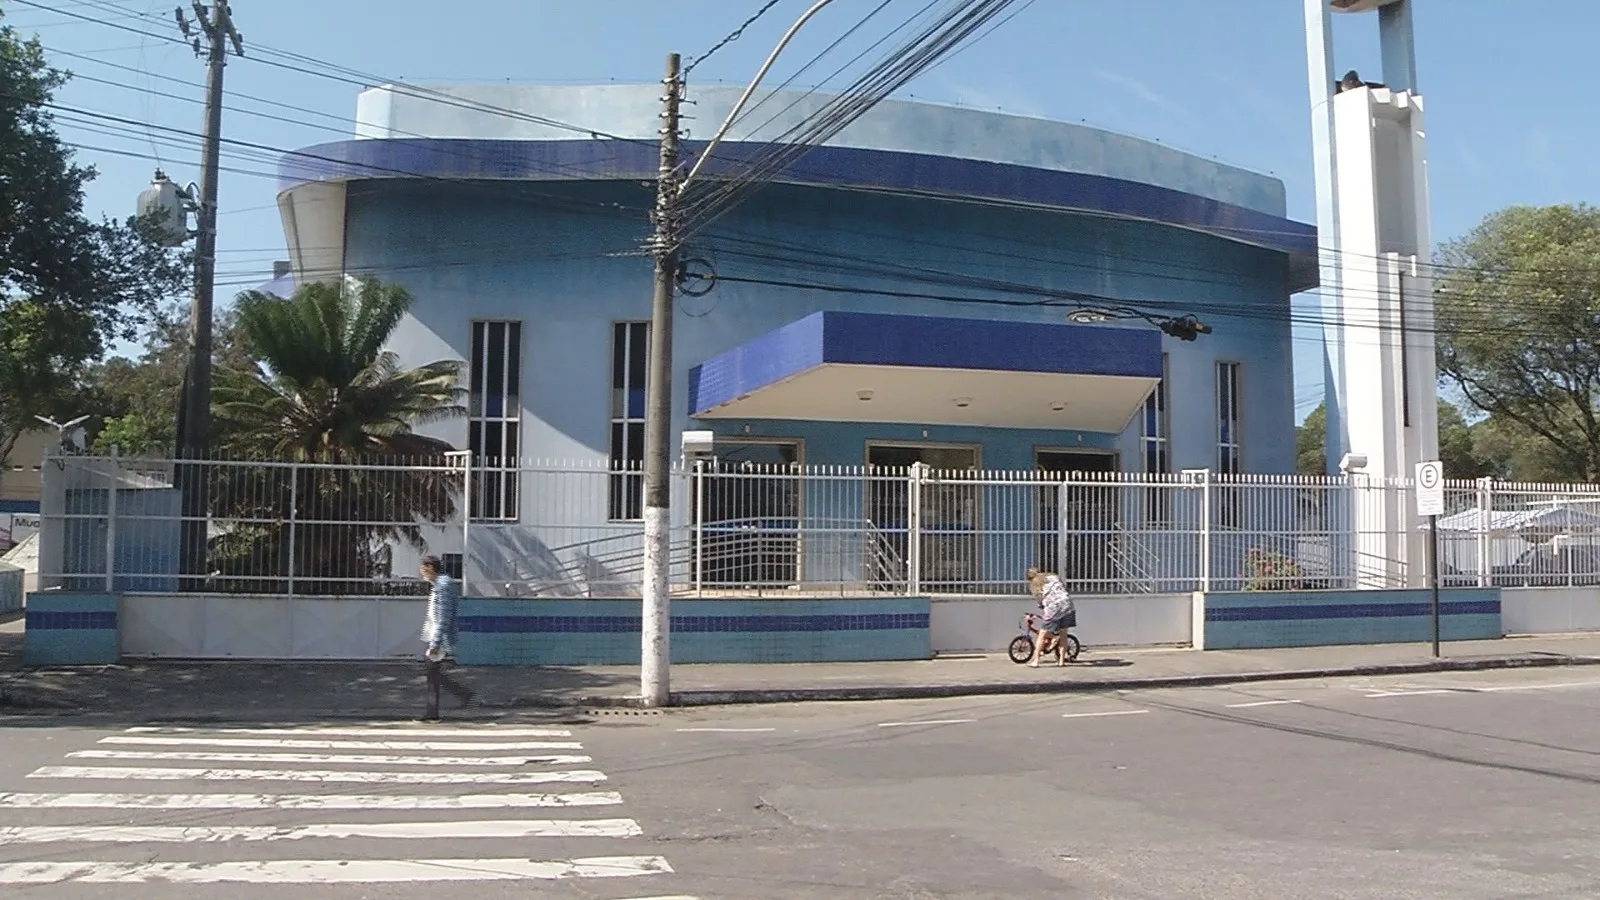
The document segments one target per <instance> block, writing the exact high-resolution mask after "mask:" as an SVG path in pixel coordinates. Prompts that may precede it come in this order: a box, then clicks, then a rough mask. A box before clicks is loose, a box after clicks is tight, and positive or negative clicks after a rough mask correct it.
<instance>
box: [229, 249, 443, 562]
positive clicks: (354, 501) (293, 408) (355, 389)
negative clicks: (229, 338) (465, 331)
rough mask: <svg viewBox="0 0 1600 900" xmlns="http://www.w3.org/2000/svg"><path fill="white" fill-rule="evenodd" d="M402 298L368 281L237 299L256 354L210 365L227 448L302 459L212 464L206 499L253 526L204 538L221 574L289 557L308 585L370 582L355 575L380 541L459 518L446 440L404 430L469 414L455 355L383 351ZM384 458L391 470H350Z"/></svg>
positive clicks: (405, 304)
mask: <svg viewBox="0 0 1600 900" xmlns="http://www.w3.org/2000/svg"><path fill="white" fill-rule="evenodd" d="M410 305H411V297H410V295H409V294H407V293H406V291H405V290H404V289H403V288H400V287H398V286H384V285H380V284H379V283H378V282H376V281H374V280H371V279H366V280H362V281H359V282H339V283H314V284H308V285H304V286H302V287H301V288H299V289H298V290H297V291H295V293H294V296H292V297H290V298H288V299H282V298H278V297H273V296H270V295H266V294H259V293H253V292H252V293H247V294H243V295H241V296H240V297H239V300H238V304H237V315H238V319H237V323H238V324H237V328H238V335H239V340H240V341H241V343H242V345H243V347H244V348H245V349H246V350H247V351H248V358H249V359H250V361H251V362H250V364H249V365H246V366H241V365H227V366H224V367H223V368H221V369H219V370H218V371H217V373H216V379H215V382H216V383H215V386H214V388H213V401H214V402H213V412H212V416H213V423H214V425H215V429H216V433H217V437H218V440H219V441H220V442H221V447H222V449H223V450H224V451H225V452H226V453H227V454H228V455H230V456H234V457H236V458H241V459H270V460H275V461H293V462H299V463H304V464H305V465H302V466H299V467H296V468H295V469H293V470H289V469H285V468H262V467H256V466H218V467H216V469H215V471H214V476H213V484H212V497H213V498H215V499H216V500H217V501H219V502H221V503H223V504H225V506H223V507H222V508H218V509H215V510H214V512H215V514H216V515H218V516H221V517H226V518H229V519H235V520H238V519H246V520H250V521H251V522H253V523H254V524H251V525H248V526H240V527H236V528H234V529H233V530H232V531H230V533H229V534H227V535H226V536H224V537H223V538H222V539H220V540H219V541H218V542H217V545H216V546H215V547H214V548H213V559H214V560H215V559H218V558H219V557H220V561H219V562H218V568H219V569H220V570H221V571H222V573H223V580H224V582H226V581H227V579H228V576H259V575H263V574H269V573H275V572H283V571H286V570H287V568H288V567H289V566H290V565H291V564H292V565H293V567H294V571H296V572H299V573H304V574H305V576H306V577H305V578H304V580H303V581H301V582H300V583H299V586H300V588H301V589H302V590H305V591H307V592H311V593H351V592H365V591H369V590H371V584H370V582H369V583H366V584H363V583H362V582H363V581H365V580H367V579H370V578H372V577H373V576H374V575H377V574H381V570H382V568H383V565H384V562H383V559H382V556H383V551H382V545H383V542H384V541H390V540H403V541H407V542H410V543H411V544H413V545H415V546H419V547H420V546H421V535H420V530H419V527H418V525H417V524H416V523H420V522H440V521H444V520H447V519H449V518H450V517H452V516H453V515H454V514H455V512H456V505H457V500H458V498H459V495H460V492H461V487H462V484H461V478H462V476H461V473H460V472H459V471H452V470H449V469H448V468H447V467H448V460H447V459H446V458H445V456H444V454H446V453H447V452H449V451H451V450H453V449H454V448H453V447H452V446H451V445H450V444H449V443H448V442H446V441H442V440H439V439H437V438H432V437H428V436H425V435H421V434H417V433H416V432H415V431H413V430H412V426H414V425H417V424H422V423H428V422H437V421H440V420H444V419H448V418H452V417H457V416H462V415H465V413H466V408H465V406H463V405H462V400H463V398H464V394H465V392H464V391H463V390H462V389H461V387H460V365H461V364H460V363H458V362H455V361H450V360H447V361H441V362H435V363H430V364H428V365H425V366H422V367H420V368H416V369H402V368H401V367H400V364H399V360H398V359H397V358H396V357H395V355H394V354H393V353H392V352H390V351H387V350H385V349H384V345H385V344H386V343H387V342H388V340H389V337H390V335H391V334H392V333H393V331H394V329H395V326H396V325H398V324H399V322H400V320H401V318H402V317H403V316H404V315H405V313H406V311H407V310H408V309H409V308H410ZM384 463H388V464H393V465H395V468H390V469H381V470H380V469H373V468H355V466H358V465H363V464H365V465H367V466H370V465H372V464H384ZM291 497H293V513H292V515H291V509H290V506H291V500H290V498H291ZM291 517H292V518H294V519H295V520H296V521H297V522H298V523H299V524H298V525H297V527H296V530H295V535H296V540H295V544H294V548H293V550H292V551H291V549H290V545H289V541H288V529H287V528H286V527H285V525H284V523H285V522H286V521H288V520H289V519H290V518H291ZM291 552H292V553H293V559H292V560H291V558H290V554H291ZM254 588H255V589H257V590H259V589H260V588H261V585H260V584H259V583H256V584H254Z"/></svg>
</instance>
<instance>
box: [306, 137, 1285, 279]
mask: <svg viewBox="0 0 1600 900" xmlns="http://www.w3.org/2000/svg"><path fill="white" fill-rule="evenodd" d="M702 146H703V145H702V144H696V143H695V142H691V141H685V142H684V149H685V151H686V152H688V153H693V152H696V151H697V150H698V149H699V148H700V147H702ZM770 149H771V148H770V145H768V144H765V143H760V142H741V141H726V142H724V143H722V144H721V145H719V146H718V148H717V155H716V156H715V157H713V158H712V159H710V160H708V161H707V165H706V167H705V169H704V170H702V171H703V174H704V176H705V177H706V178H712V179H715V178H719V177H740V176H742V175H743V174H744V170H745V168H746V167H747V166H748V164H749V162H750V161H751V160H753V159H754V158H755V157H757V156H759V155H761V154H764V153H768V152H770ZM658 165H659V160H658V159H656V151H655V150H654V149H653V148H652V147H651V146H650V145H648V144H646V143H645V142H642V141H641V142H632V141H610V140H594V141H591V140H537V141H521V140H484V139H462V138H457V139H446V138H382V139H372V138H366V139H360V140H346V141H333V142H329V143H325V144H317V145H315V146H311V147H306V148H304V149H302V150H297V151H295V152H294V153H290V154H286V155H285V156H284V157H283V160H282V161H281V162H280V163H279V164H278V187H279V190H280V191H288V190H292V189H294V188H296V187H299V186H301V185H303V184H308V183H314V182H324V181H327V182H336V181H355V180H369V179H383V178H446V179H485V180H499V179H517V180H539V181H573V180H623V181H638V180H648V179H651V178H654V177H655V176H656V169H657V167H658ZM775 180H777V181H780V182H787V183H790V184H800V185H813V186H818V187H845V188H857V189H860V188H865V189H872V190H893V191H908V192H916V193H921V194H927V195H930V196H934V197H938V196H947V197H960V198H965V199H973V200H994V201H1001V202H1011V203H1018V204H1023V205H1027V206H1034V207H1045V208H1055V209H1062V210H1082V211H1087V212H1095V213H1106V214H1109V215H1114V216H1120V217H1124V218H1131V219H1140V220H1143V221H1148V222H1155V223H1158V224H1164V225H1171V226H1174V227H1178V228H1187V229H1191V230H1195V231H1202V232H1205V233H1208V234H1212V235H1215V236H1217V237H1222V238H1225V239H1228V240H1232V241H1238V242H1240V243H1246V244H1251V245H1253V246H1257V247H1262V248H1265V249H1268V250H1275V251H1277V252H1280V253H1285V254H1288V255H1289V256H1290V257H1291V260H1292V262H1294V263H1296V265H1295V266H1294V268H1295V269H1297V270H1305V271H1304V274H1303V275H1302V276H1301V277H1299V278H1296V279H1294V281H1295V282H1296V283H1293V284H1291V285H1290V286H1289V287H1290V290H1291V291H1300V290H1305V289H1306V288H1309V287H1314V286H1315V285H1316V281H1315V278H1316V273H1315V265H1316V253H1317V232H1316V228H1315V227H1314V226H1312V225H1308V224H1305V223H1302V222H1296V221H1293V220H1292V219H1286V218H1283V217H1281V216H1274V215H1270V214H1268V213H1264V212H1259V211H1257V210H1253V209H1246V208H1245V207H1242V206H1236V205H1233V204H1230V203H1223V202H1221V201H1218V200H1213V199H1211V198H1209V197H1201V196H1198V195H1196V194H1189V193H1185V192H1183V191H1178V190H1173V189H1172V188H1167V187H1160V186H1157V185H1151V184H1141V183H1139V182H1135V181H1128V180H1125V179H1121V178H1111V177H1107V176H1105V175H1094V174H1088V173H1084V172H1065V171H1060V170H1057V169H1041V168H1035V167H1032V166H1023V165H1017V164H1015V163H996V162H988V161H985V160H977V159H961V158H957V157H950V156H939V155H935V154H927V153H908V152H903V151H893V150H871V149H864V148H856V147H830V146H822V147H816V148H813V149H812V150H811V151H809V152H808V153H807V154H806V155H805V156H803V157H801V158H800V159H798V160H796V161H794V162H792V163H791V164H790V165H789V166H787V167H786V168H785V169H784V171H782V172H780V173H778V174H777V176H776V179H775Z"/></svg>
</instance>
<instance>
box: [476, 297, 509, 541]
mask: <svg viewBox="0 0 1600 900" xmlns="http://www.w3.org/2000/svg"><path fill="white" fill-rule="evenodd" d="M471 367H472V371H471V374H470V375H469V377H468V379H467V383H468V385H469V387H468V395H469V396H468V400H467V411H468V420H467V449H468V450H470V451H471V453H472V484H471V485H470V487H469V491H468V494H469V496H468V504H467V505H468V515H470V516H471V517H472V518H473V519H477V520H494V521H508V520H510V521H514V520H516V518H517V512H518V494H519V492H518V487H519V485H520V483H521V482H520V479H519V477H518V469H519V463H520V459H521V456H522V396H521V393H522V391H521V388H522V323H521V322H473V323H472V354H471Z"/></svg>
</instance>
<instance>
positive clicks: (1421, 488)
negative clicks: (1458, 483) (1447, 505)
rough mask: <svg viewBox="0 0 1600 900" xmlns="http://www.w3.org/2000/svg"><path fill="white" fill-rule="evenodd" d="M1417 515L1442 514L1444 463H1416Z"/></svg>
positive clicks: (1433, 461)
mask: <svg viewBox="0 0 1600 900" xmlns="http://www.w3.org/2000/svg"><path fill="white" fill-rule="evenodd" d="M1417 515H1419V516H1442V515H1444V463H1441V462H1439V461H1438V460H1436V459H1433V460H1429V461H1427V462H1419V463H1417Z"/></svg>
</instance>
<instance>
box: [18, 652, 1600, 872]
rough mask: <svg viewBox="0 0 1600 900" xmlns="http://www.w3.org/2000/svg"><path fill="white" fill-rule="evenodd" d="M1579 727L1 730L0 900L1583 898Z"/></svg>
mask: <svg viewBox="0 0 1600 900" xmlns="http://www.w3.org/2000/svg"><path fill="white" fill-rule="evenodd" d="M1597 706H1600V673H1597V672H1592V671H1590V670H1586V669H1576V668H1575V669H1542V670H1524V671H1520V672H1519V671H1505V672H1494V673H1471V674H1460V675H1434V676H1426V677H1412V678H1407V679H1398V680H1396V679H1370V680H1355V679H1349V680H1339V681H1330V682H1326V683H1308V682H1285V683H1279V684H1257V685H1250V686H1246V687H1241V688H1239V689H1204V690H1201V689H1195V690H1185V691H1152V692H1137V693H1128V694H1117V695H1077V696H1057V697H1040V698H1026V699H1024V698H1014V697H1005V698H983V699H976V700H968V701H963V700H943V701H921V702H896V703H870V704H837V705H834V704H830V705H817V704H808V705H797V706H788V707H743V708H723V709H705V710H696V711H691V712H682V713H666V714H660V715H643V716H624V715H615V716H601V717H597V718H595V719H593V720H591V721H586V722H576V723H568V724H559V723H555V724H552V723H549V722H542V723H501V724H498V725H492V726H487V725H451V724H449V723H445V724H444V725H440V726H422V725H418V724H416V723H387V724H373V725H364V724H359V723H329V724H327V725H323V726H315V725H311V726H301V727H300V728H298V729H296V730H294V731H286V730H282V729H279V728H275V727H270V726H261V725H259V724H257V725H252V726H249V729H250V730H249V731H248V732H240V731H229V730H225V729H222V728H220V727H216V726H205V727H204V728H201V729H197V730H193V731H181V730H175V729H172V728H167V727H152V728H147V729H145V730H133V731H130V730H128V727H127V726H126V725H119V726H116V727H106V728H92V727H85V726H83V725H81V724H77V725H67V726H63V724H62V723H60V722H51V721H50V720H40V721H38V722H34V723H31V724H30V723H26V722H22V721H13V722H9V723H8V724H7V727H4V728H3V729H0V895H6V896H20V897H26V898H35V897H37V898H45V900H55V898H72V900H90V898H111V897H116V898H117V900H156V898H161V900H166V898H174V897H190V896H203V895H205V894H207V893H210V894H215V893H216V892H218V891H222V892H225V893H226V895H227V896H229V897H238V898H243V900H249V898H253V897H282V896H290V895H291V893H292V895H293V896H296V897H297V898H298V897H309V898H313V900H316V898H324V897H325V898H330V900H334V898H346V897H351V898H354V897H373V898H378V897H383V898H400V900H403V898H413V897H414V898H422V897H429V898H440V897H444V898H456V897H460V898H467V897H472V898H474V900H477V898H482V900H497V898H509V897H519V898H526V897H529V896H534V897H541V898H545V897H548V898H561V900H566V898H573V900H576V898H585V900H624V898H627V900H631V898H646V897H648V898H669V897H670V898H673V900H688V898H701V900H711V898H719V900H720V898H730V900H733V898H736V900H768V898H771V900H787V898H807V900H822V898H857V897H860V898H903V900H933V898H963V900H967V898H1000V897H1005V898H1015V897H1045V896H1050V897H1068V898H1074V897H1082V898H1097V900H1099V898H1118V900H1120V898H1129V900H1144V898H1150V900H1155V898H1160V900H1202V898H1203V900H1223V898H1226V900H1253V898H1262V900H1268V898H1271V900H1283V898H1290V900H1300V898H1305V900H1323V898H1330V900H1331V898H1341V900H1343V898H1362V900H1366V898H1371V900H1379V898H1382V900H1404V898H1452V900H1454V898H1463V900H1477V898H1483V900H1488V898H1530V900H1531V898H1540V900H1558V898H1592V897H1595V896H1600V854H1597V852H1596V851H1597V850H1600V812H1596V810H1597V808H1600V805H1597V803H1596V801H1597V800H1600V792H1597V788H1596V784H1597V780H1600V756H1597V754H1600V725H1597V724H1596V721H1597V719H1596V715H1595V713H1596V711H1597V710H1596V707H1597ZM306 728H321V729H322V730H321V731H320V732H308V731H306V730H305V729H306ZM330 729H332V730H330ZM560 732H565V733H560ZM174 770H176V771H174ZM308 773H309V774H308ZM173 795H181V796H180V797H174V796H173ZM185 806H188V807H190V808H183V807H185ZM171 880H178V881H180V882H184V885H183V886H177V887H175V886H173V885H172V884H170V881H171ZM23 884H26V885H27V886H26V887H22V888H21V889H20V890H18V892H17V893H16V894H12V893H11V892H12V891H13V890H17V888H18V886H20V885H23Z"/></svg>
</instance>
